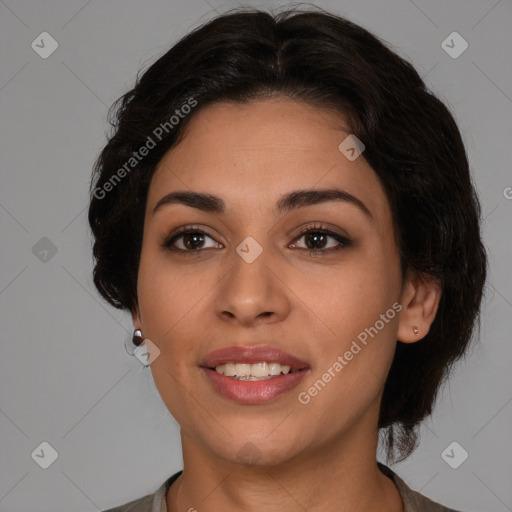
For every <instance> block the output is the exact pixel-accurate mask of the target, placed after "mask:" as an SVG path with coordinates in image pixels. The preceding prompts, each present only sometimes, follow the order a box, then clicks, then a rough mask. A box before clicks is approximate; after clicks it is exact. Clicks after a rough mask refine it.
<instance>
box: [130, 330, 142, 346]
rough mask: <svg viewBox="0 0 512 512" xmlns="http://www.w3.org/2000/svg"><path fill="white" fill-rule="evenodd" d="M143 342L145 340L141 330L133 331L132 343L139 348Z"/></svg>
mask: <svg viewBox="0 0 512 512" xmlns="http://www.w3.org/2000/svg"><path fill="white" fill-rule="evenodd" d="M143 341H144V338H143V337H142V331H141V330H140V329H135V331H133V337H132V343H133V344H134V345H135V346H136V347H138V346H139V345H140V344H141V343H142V342H143Z"/></svg>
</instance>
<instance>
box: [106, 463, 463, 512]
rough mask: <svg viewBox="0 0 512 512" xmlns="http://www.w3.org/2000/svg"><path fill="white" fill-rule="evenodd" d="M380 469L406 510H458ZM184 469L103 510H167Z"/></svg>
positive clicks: (417, 511)
mask: <svg viewBox="0 0 512 512" xmlns="http://www.w3.org/2000/svg"><path fill="white" fill-rule="evenodd" d="M378 465H379V468H380V470H381V471H382V472H383V473H384V474H385V475H386V476H388V477H389V478H391V480H393V482H394V483H395V485H396V487H397V489H398V492H399V494H400V496H401V498H402V502H403V504H404V512H457V511H456V510H454V509H451V508H447V507H444V506H443V505H440V504H439V503H435V502H434V501H431V500H429V499H428V498H427V497H425V496H423V495H422V494H420V493H418V492H416V491H413V490H412V489H410V488H409V487H408V486H407V484H406V483H405V482H404V481H403V480H402V479H401V478H400V477H399V476H398V475H397V474H396V473H394V472H393V471H392V470H391V469H389V468H388V467H387V466H385V465H384V464H381V463H380V462H379V463H378ZM181 473H182V471H178V473H176V474H174V475H172V476H171V477H169V478H168V479H167V480H166V481H165V482H164V483H163V484H162V485H161V486H160V487H159V488H158V489H157V490H156V492H154V493H153V494H148V495H146V496H144V497H142V498H139V499H138V500H134V501H130V502H129V503H125V504H124V505H121V506H119V507H115V508H111V509H108V510H105V511H103V512H167V505H166V502H165V498H166V496H167V491H168V489H169V487H170V486H171V485H172V483H173V482H174V481H175V480H176V479H177V478H178V477H179V476H180V475H181Z"/></svg>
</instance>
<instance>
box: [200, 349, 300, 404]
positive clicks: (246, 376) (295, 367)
mask: <svg viewBox="0 0 512 512" xmlns="http://www.w3.org/2000/svg"><path fill="white" fill-rule="evenodd" d="M200 367H201V368H202V370H203V371H204V372H205V374H206V376H207V378H208V380H209V382H210V384H211V385H212V387H213V390H214V391H216V392H217V393H219V394H220V395H222V396H223V397H225V398H228V399H230V400H232V401H235V402H238V403H241V404H262V403H266V402H270V401H273V400H275V399H277V398H278V397H280V396H281V395H283V394H284V393H286V392H288V391H290V390H291V389H293V388H294V387H296V386H297V385H298V384H299V382H300V381H301V380H302V379H303V378H304V376H305V374H306V373H307V372H308V370H309V366H308V364H307V363H305V362H304V361H301V360H300V359H298V358H296V357H294V356H292V355H290V354H287V353H286V352H283V351H281V350H279V349H276V348H272V347H268V346H259V347H240V346H235V347H227V348H225V349H221V350H217V351H215V352H212V353H210V354H209V355H208V356H207V357H206V358H205V359H204V360H203V361H202V363H201V364H200Z"/></svg>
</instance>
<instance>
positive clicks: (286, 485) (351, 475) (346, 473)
mask: <svg viewBox="0 0 512 512" xmlns="http://www.w3.org/2000/svg"><path fill="white" fill-rule="evenodd" d="M181 435H182V447H183V474H182V475H181V476H180V477H179V478H178V480H177V481H176V482H175V483H174V484H173V485H172V486H171V488H170V489H169V492H168V494H167V510H168V512H177V511H178V510H191V511H192V510H194V509H196V510H200V511H201V512H213V511H218V510H229V509H239V510H246V511H248V512H253V511H254V512H256V511H260V510H262V509H263V510H265V511H268V512H277V511H280V512H283V511H288V510H289V511H295V510H308V512H320V511H322V512H330V511H333V512H334V511H336V512H355V511H357V512H366V511H372V510H381V511H385V512H387V511H389V512H402V511H403V504H402V500H401V498H400V495H399V493H398V490H397V488H396V486H395V485H394V483H393V482H392V481H391V480H390V479H389V478H388V477H387V476H385V475H383V474H382V473H381V472H380V470H379V469H378V466H377V461H376V449H377V437H378V433H377V431H374V432H368V431H365V430H364V429H362V428H361V427H360V425H359V426H358V428H354V429H352V431H351V432H348V433H347V432H345V433H344V435H343V436H340V437H339V438H336V439H334V440H330V441H329V442H328V443H325V444H324V445H322V446H314V447H309V448H308V449H305V450H304V451H302V452H301V453H299V454H297V455H295V456H294V457H292V458H291V459H288V460H286V461H285V462H283V463H280V464H276V465H252V466H247V465H241V464H236V463H233V462H231V461H228V460H226V459H225V458H222V457H219V456H218V455H215V454H213V453H212V452H208V451H205V449H204V446H201V445H199V444H198V443H197V442H196V441H195V440H194V439H193V438H192V437H190V436H188V435H187V434H186V433H184V432H182V434H181ZM369 438H371V439H372V442H371V443H369V442H368V439H369Z"/></svg>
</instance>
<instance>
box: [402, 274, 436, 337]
mask: <svg viewBox="0 0 512 512" xmlns="http://www.w3.org/2000/svg"><path fill="white" fill-rule="evenodd" d="M441 294H442V290H441V287H440V285H439V282H438V280H437V279H436V278H435V277H434V276H430V275H428V274H425V273H422V272H419V271H416V270H412V271H408V272H407V277H406V280H405V283H404V286H403V289H402V300H401V304H402V311H401V312H400V320H399V325H398V334H397V339H398V341H401V342H402V343H414V342H415V341H419V340H421V339H422V338H424V337H425V336H426V335H427V333H428V331H429V330H430V326H431V325H432V322H433V321H434V319H435V317H436V313H437V308H438V306H439V301H440V300H441ZM414 327H417V328H418V333H417V334H415V332H414Z"/></svg>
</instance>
